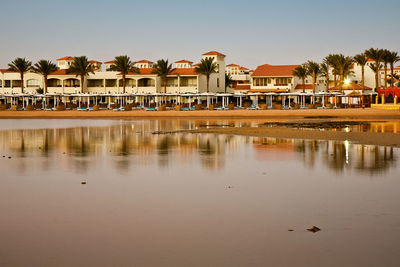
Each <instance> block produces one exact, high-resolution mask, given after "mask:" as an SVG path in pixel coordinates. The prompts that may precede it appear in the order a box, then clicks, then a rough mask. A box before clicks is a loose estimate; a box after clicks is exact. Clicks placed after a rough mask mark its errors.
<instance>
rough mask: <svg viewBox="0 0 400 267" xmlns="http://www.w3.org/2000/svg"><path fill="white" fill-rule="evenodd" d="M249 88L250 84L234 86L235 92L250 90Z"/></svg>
mask: <svg viewBox="0 0 400 267" xmlns="http://www.w3.org/2000/svg"><path fill="white" fill-rule="evenodd" d="M250 88H251V85H250V84H238V85H236V87H235V90H250Z"/></svg>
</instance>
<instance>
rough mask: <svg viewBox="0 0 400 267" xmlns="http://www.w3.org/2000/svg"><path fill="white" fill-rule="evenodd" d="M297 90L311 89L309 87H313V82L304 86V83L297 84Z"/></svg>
mask: <svg viewBox="0 0 400 267" xmlns="http://www.w3.org/2000/svg"><path fill="white" fill-rule="evenodd" d="M294 89H295V90H307V89H308V90H309V89H313V88H312V84H305V85H304V86H303V84H298V85H296V88H294Z"/></svg>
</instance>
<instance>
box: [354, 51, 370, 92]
mask: <svg viewBox="0 0 400 267" xmlns="http://www.w3.org/2000/svg"><path fill="white" fill-rule="evenodd" d="M354 62H356V63H357V64H358V65H360V67H361V85H362V92H363V93H364V89H365V65H367V63H368V58H367V57H366V55H365V54H364V53H361V54H357V55H355V56H354Z"/></svg>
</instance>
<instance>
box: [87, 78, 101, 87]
mask: <svg viewBox="0 0 400 267" xmlns="http://www.w3.org/2000/svg"><path fill="white" fill-rule="evenodd" d="M87 82H88V87H103V80H101V79H88V80H87Z"/></svg>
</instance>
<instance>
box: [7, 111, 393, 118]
mask: <svg viewBox="0 0 400 267" xmlns="http://www.w3.org/2000/svg"><path fill="white" fill-rule="evenodd" d="M157 117H160V118H277V119H286V118H287V119H290V118H310V117H311V118H318V117H322V118H329V117H334V118H347V119H400V112H399V111H396V110H376V109H331V110H319V109H308V110H224V111H222V110H214V111H209V110H200V111H144V110H134V111H113V110H101V111H77V110H67V111H43V110H35V111H10V110H5V111H0V119H2V118H4V119H5V118H13V119H18V118H23V119H27V118H36V119H37V118H79V119H83V118H90V119H102V118H127V119H129V118H157Z"/></svg>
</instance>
